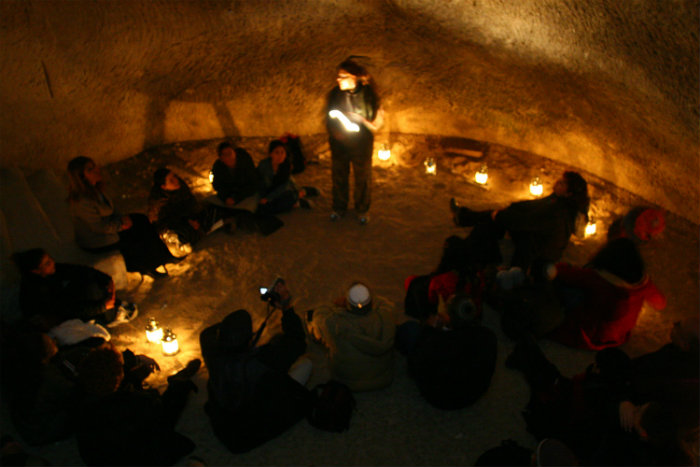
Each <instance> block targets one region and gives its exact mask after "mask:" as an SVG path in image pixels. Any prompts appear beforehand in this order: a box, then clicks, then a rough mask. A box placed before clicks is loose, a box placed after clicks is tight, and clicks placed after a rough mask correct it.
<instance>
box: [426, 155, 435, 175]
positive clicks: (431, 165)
mask: <svg viewBox="0 0 700 467" xmlns="http://www.w3.org/2000/svg"><path fill="white" fill-rule="evenodd" d="M423 165H425V173H427V174H428V175H436V174H437V163H436V162H435V159H433V158H432V157H428V158H427V159H426V160H425V161H423Z"/></svg>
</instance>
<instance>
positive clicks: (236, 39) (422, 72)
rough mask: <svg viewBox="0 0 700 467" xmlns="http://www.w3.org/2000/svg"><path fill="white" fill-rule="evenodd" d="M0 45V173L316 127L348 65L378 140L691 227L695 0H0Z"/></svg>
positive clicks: (697, 202)
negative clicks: (589, 176)
mask: <svg viewBox="0 0 700 467" xmlns="http://www.w3.org/2000/svg"><path fill="white" fill-rule="evenodd" d="M0 50H1V53H0V67H2V70H3V76H2V78H1V79H0V106H2V110H3V112H2V113H1V114H0V144H1V147H0V150H1V153H2V164H3V165H9V164H20V165H24V166H29V167H41V166H55V167H63V166H65V164H66V162H67V161H68V160H69V159H70V158H72V157H74V156H75V155H77V154H85V155H88V156H91V157H93V158H95V159H97V160H98V161H100V162H102V163H107V162H111V161H115V160H120V159H123V158H126V157H129V156H132V155H134V154H135V153H137V152H139V151H141V150H142V149H144V148H145V147H149V146H152V145H156V144H161V143H167V142H174V141H184V140H191V139H203V138H216V137H223V136H237V135H243V136H266V135H267V136H272V135H278V134H280V133H281V132H283V131H286V130H291V131H295V132H297V133H300V134H312V133H321V132H323V131H324V128H323V125H322V107H323V101H324V96H325V94H326V93H327V91H328V90H329V89H330V87H331V86H332V85H333V83H334V81H333V79H334V76H335V75H334V73H335V69H334V66H335V64H337V63H338V62H339V61H341V60H342V59H343V58H345V57H346V56H347V55H350V54H355V55H366V56H368V57H369V59H368V60H367V62H368V64H369V65H370V70H371V71H372V72H373V74H374V76H375V78H376V81H377V82H378V84H379V86H380V92H381V95H382V98H383V105H384V107H385V109H386V112H387V121H388V123H387V126H386V128H385V129H384V131H383V132H382V134H380V135H379V137H378V140H379V141H382V140H384V141H386V140H388V139H389V138H390V137H391V136H390V133H426V134H441V135H460V136H466V137H470V138H474V139H481V140H486V141H495V142H498V143H500V144H505V145H509V146H514V147H517V148H519V149H523V150H527V151H530V152H535V153H538V154H541V155H544V156H547V157H550V158H552V159H555V160H561V161H563V162H566V163H568V164H572V165H574V166H577V167H580V168H582V169H583V170H586V171H589V172H592V173H595V174H596V175H599V176H601V177H603V178H605V179H607V180H610V181H612V182H614V183H615V184H617V185H619V186H621V187H623V188H626V189H628V190H630V191H632V192H634V193H636V194H638V195H641V196H642V197H644V198H645V199H648V200H649V201H650V202H653V203H657V204H659V205H661V206H664V207H666V208H668V209H670V210H672V211H674V212H676V213H678V214H681V215H683V216H684V217H687V218H689V219H691V220H693V221H695V222H699V221H700V207H699V206H700V194H699V193H698V183H697V181H698V179H700V160H699V157H698V101H699V98H698V66H699V65H698V54H699V47H698V3H697V1H695V0H623V1H619V0H553V1H548V0H526V1H522V2H513V1H511V0H452V1H447V0H333V1H330V0H329V1H323V2H321V1H318V0H278V1H272V0H270V1H263V0H258V1H242V0H231V1H197V2H184V1H183V2H170V1H165V0H148V1H145V0H144V1H120V2H108V1H80V0H76V1H48V0H47V1H37V0H27V1H8V0H6V1H3V2H1V3H0Z"/></svg>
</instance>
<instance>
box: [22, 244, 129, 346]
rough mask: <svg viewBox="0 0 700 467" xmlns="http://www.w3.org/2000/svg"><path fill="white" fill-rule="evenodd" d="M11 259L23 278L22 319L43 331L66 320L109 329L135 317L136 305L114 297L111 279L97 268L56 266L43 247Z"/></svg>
mask: <svg viewBox="0 0 700 467" xmlns="http://www.w3.org/2000/svg"><path fill="white" fill-rule="evenodd" d="M12 258H13V260H14V262H15V264H16V265H17V269H18V270H19V271H20V274H21V275H22V281H21V283H20V293H19V304H20V309H21V310H22V315H23V318H24V319H25V320H26V321H27V322H29V323H31V324H32V325H34V326H35V327H36V328H37V329H38V330H40V331H42V332H47V331H49V330H50V329H51V328H53V327H54V326H57V325H59V324H61V323H62V322H64V321H66V320H69V319H80V320H83V321H89V320H93V319H94V320H95V321H96V322H97V323H99V324H102V325H105V326H108V327H112V326H115V325H117V324H121V323H126V322H129V321H131V320H132V319H134V318H135V317H136V316H137V315H138V309H137V308H136V305H134V304H133V303H128V302H124V301H121V300H120V299H118V298H116V296H115V290H114V282H113V281H112V278H111V277H110V276H108V275H107V274H105V273H103V272H101V271H98V270H97V269H94V268H91V267H89V266H83V265H80V264H67V263H56V262H55V261H54V260H53V258H52V257H51V255H49V254H48V253H47V252H46V251H45V250H44V249H42V248H34V249H31V250H26V251H22V252H18V253H15V254H14V255H13V256H12Z"/></svg>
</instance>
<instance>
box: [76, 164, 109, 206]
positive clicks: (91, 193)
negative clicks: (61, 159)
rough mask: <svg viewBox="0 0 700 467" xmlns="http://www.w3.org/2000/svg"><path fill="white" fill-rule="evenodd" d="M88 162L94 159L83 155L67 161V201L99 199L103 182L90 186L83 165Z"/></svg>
mask: <svg viewBox="0 0 700 467" xmlns="http://www.w3.org/2000/svg"><path fill="white" fill-rule="evenodd" d="M90 163H93V164H94V163H95V161H93V160H92V159H90V158H89V157H85V156H78V157H75V158H73V159H71V161H70V162H68V180H69V186H68V201H77V200H79V199H81V198H89V199H94V200H97V199H99V196H100V192H101V191H102V186H103V183H102V182H99V183H98V184H97V185H95V186H92V185H91V184H90V182H88V181H87V179H86V178H85V167H87V165H88V164H90Z"/></svg>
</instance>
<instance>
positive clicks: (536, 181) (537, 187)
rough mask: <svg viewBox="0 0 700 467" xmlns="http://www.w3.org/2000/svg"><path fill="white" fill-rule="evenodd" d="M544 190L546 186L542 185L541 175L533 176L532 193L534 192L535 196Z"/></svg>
mask: <svg viewBox="0 0 700 467" xmlns="http://www.w3.org/2000/svg"><path fill="white" fill-rule="evenodd" d="M543 191H544V187H542V182H541V181H540V177H535V178H533V179H532V182H530V193H532V194H533V195H535V196H541V195H542V193H543Z"/></svg>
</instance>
